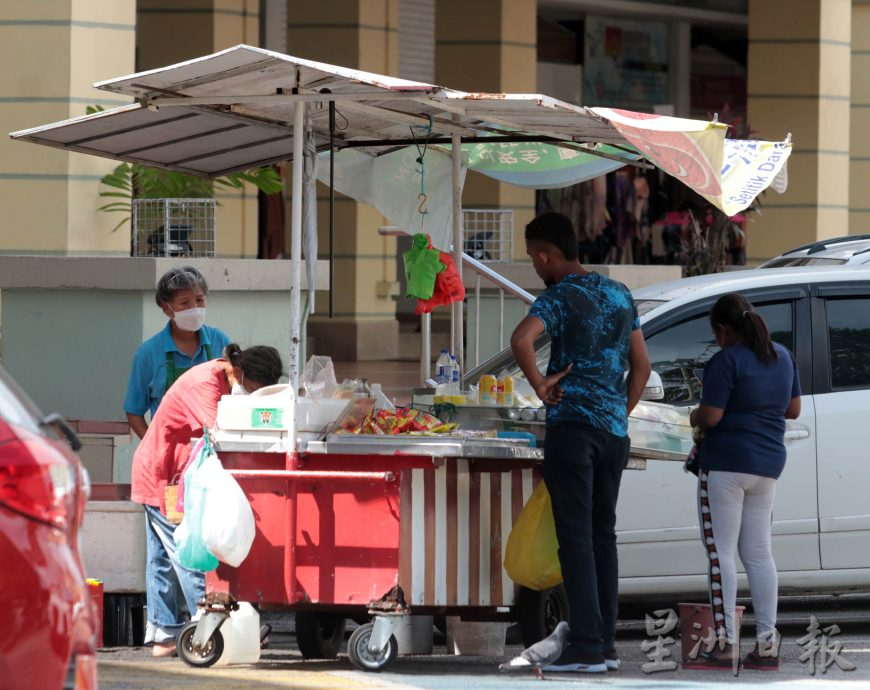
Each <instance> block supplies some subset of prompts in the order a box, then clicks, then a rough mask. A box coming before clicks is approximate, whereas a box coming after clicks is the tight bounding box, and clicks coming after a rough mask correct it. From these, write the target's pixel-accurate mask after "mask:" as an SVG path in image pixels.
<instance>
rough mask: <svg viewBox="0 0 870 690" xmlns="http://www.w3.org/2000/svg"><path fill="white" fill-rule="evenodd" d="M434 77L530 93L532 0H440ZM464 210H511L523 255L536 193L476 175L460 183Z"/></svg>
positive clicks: (517, 254)
mask: <svg viewBox="0 0 870 690" xmlns="http://www.w3.org/2000/svg"><path fill="white" fill-rule="evenodd" d="M435 64H436V71H435V80H436V82H437V83H439V84H441V85H442V86H447V87H450V88H454V89H460V90H463V91H491V92H506V93H534V92H535V91H536V87H537V72H536V70H537V19H536V3H535V2H534V0H475V1H474V2H473V3H470V2H468V0H440V1H439V2H438V5H437V13H436V54H435ZM470 65H473V66H474V68H473V69H470V68H469V66H470ZM462 200H463V205H464V206H465V207H466V208H509V209H514V238H513V254H514V258H524V257H525V243H524V241H523V236H524V230H525V226H526V223H528V222H529V221H530V220H531V219H532V218H533V217H534V214H535V193H534V192H533V191H530V190H526V189H520V188H519V187H513V186H511V185H506V184H501V183H498V182H496V181H494V180H492V179H490V178H486V177H484V176H483V175H478V174H476V173H469V174H468V176H467V177H466V181H465V190H464V192H463V197H462Z"/></svg>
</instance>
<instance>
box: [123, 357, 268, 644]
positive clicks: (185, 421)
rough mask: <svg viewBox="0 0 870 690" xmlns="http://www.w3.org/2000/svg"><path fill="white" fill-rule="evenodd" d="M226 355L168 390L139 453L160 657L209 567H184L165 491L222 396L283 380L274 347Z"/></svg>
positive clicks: (150, 633) (135, 495) (137, 471)
mask: <svg viewBox="0 0 870 690" xmlns="http://www.w3.org/2000/svg"><path fill="white" fill-rule="evenodd" d="M224 356H225V358H224V359H216V360H212V361H210V362H205V363H204V364H198V365H197V366H195V367H192V368H191V369H189V370H188V371H187V372H185V373H184V374H183V375H182V376H181V377H180V378H179V379H178V381H177V382H176V383H175V385H173V386H172V388H170V389H169V391H167V393H166V395H165V396H164V398H163V401H162V402H161V403H160V407H158V408H157V412H156V413H155V415H154V419H153V420H152V421H151V424H150V425H149V427H148V431H147V432H146V433H145V436H144V437H143V439H142V442H141V443H140V444H139V447H138V448H137V449H136V453H135V454H134V455H133V480H132V481H133V485H132V492H131V499H132V500H133V501H135V502H137V503H141V504H142V505H143V506H144V508H145V518H146V520H145V529H146V533H147V540H148V541H147V552H146V553H147V563H146V571H145V575H146V581H147V582H146V590H147V591H146V599H147V605H148V630H147V632H146V642H149V641H150V642H153V643H154V646H153V649H152V654H153V655H154V656H170V655H172V654H174V653H175V637H176V636H177V635H178V633H179V631H180V630H181V628H182V627H183V626H184V624H185V622H186V616H187V615H191V614H193V612H194V611H196V603H197V601H199V600H200V599H201V598H202V597H203V596H205V576H204V574H203V573H201V572H199V571H196V570H190V569H188V568H185V567H184V566H182V565H181V564H180V563H179V562H178V559H177V557H176V550H175V538H174V534H175V528H176V525H174V524H172V523H170V522H169V521H168V520H167V518H166V498H165V490H166V486H167V485H168V484H172V483H177V477H178V475H179V473H180V472H181V471H182V470H183V469H184V465H185V463H186V462H187V460H188V458H189V456H190V448H191V444H190V441H191V439H194V438H199V437H201V436H202V430H203V427H209V428H212V427H213V426H214V423H215V418H216V417H217V406H218V402H219V401H220V399H221V396H223V395H229V394H230V393H231V392H233V393H251V392H253V391H255V390H257V389H259V388H262V387H264V386H270V385H272V384H274V383H277V382H278V379H279V378H280V377H281V374H282V364H281V357H280V355H279V354H278V351H277V350H276V349H275V348H273V347H267V346H264V345H257V346H254V347H249V348H248V349H247V350H242V349H241V348H240V347H239V346H238V345H236V344H230V345H227V347H226V350H225V351H224Z"/></svg>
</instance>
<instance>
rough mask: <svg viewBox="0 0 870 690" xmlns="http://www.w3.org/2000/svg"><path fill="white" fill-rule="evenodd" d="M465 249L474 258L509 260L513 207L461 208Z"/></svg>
mask: <svg viewBox="0 0 870 690" xmlns="http://www.w3.org/2000/svg"><path fill="white" fill-rule="evenodd" d="M462 227H463V237H464V245H465V246H464V250H465V253H466V254H468V255H470V256H471V257H472V258H474V259H477V260H478V261H503V262H504V261H510V260H511V258H512V256H513V237H514V212H513V209H500V208H497V209H483V208H466V209H463V211H462Z"/></svg>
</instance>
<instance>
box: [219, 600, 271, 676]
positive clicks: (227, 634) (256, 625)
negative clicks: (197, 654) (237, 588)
mask: <svg viewBox="0 0 870 690" xmlns="http://www.w3.org/2000/svg"><path fill="white" fill-rule="evenodd" d="M220 634H221V636H222V637H223V638H224V651H223V654H221V656H220V658H219V659H218V660H217V661H216V662H215V664H214V665H215V666H228V665H229V664H255V663H257V662H258V661H259V660H260V614H259V613H258V612H257V609H255V608H254V607H253V606H251V605H250V604H249V603H248V602H246V601H243V602H241V603H240V604H239V610H238V611H233V612H232V613H230V617H229V618H228V619H227V620H225V621H224V623H223V625H221V627H220Z"/></svg>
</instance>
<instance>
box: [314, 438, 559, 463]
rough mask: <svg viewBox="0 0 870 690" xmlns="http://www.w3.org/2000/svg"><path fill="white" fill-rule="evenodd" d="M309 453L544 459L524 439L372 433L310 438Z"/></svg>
mask: <svg viewBox="0 0 870 690" xmlns="http://www.w3.org/2000/svg"><path fill="white" fill-rule="evenodd" d="M306 450H307V451H308V452H309V453H348V454H360V455H372V454H378V453H386V454H393V453H408V454H414V455H432V456H434V457H441V458H490V459H493V460H543V458H544V451H543V449H541V448H530V447H529V442H528V441H527V440H525V439H516V438H475V437H461V436H372V435H360V436H355V435H351V434H330V435H329V436H327V437H326V439H325V440H323V441H309V442H308V444H307V446H306Z"/></svg>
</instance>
